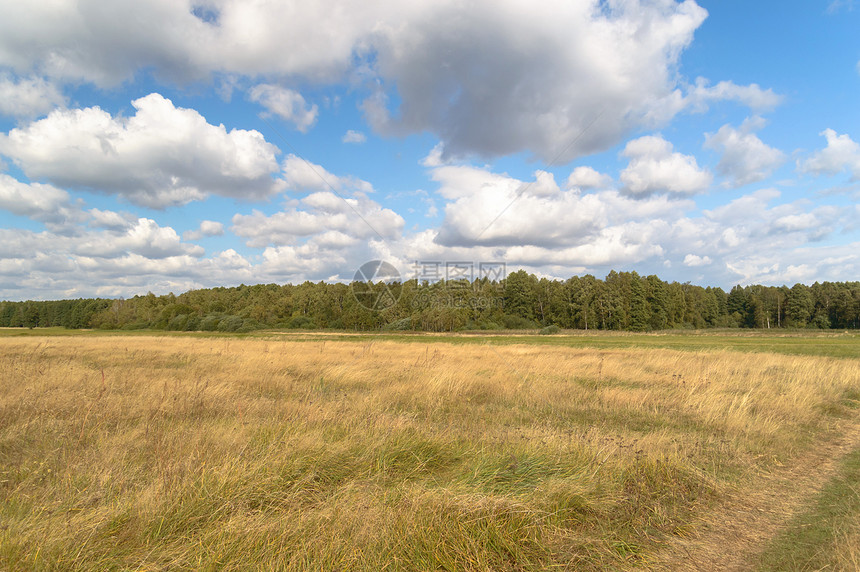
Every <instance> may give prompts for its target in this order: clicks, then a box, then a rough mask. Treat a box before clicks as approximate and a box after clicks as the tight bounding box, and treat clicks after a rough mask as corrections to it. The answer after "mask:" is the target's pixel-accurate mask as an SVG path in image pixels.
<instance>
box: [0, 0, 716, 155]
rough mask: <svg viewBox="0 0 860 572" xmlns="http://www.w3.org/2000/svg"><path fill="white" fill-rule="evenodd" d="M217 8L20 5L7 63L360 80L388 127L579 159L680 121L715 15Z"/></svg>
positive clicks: (301, 112) (690, 8) (653, 7)
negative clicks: (686, 74) (690, 74)
mask: <svg viewBox="0 0 860 572" xmlns="http://www.w3.org/2000/svg"><path fill="white" fill-rule="evenodd" d="M203 5H204V4H200V3H192V2H191V1H190V0H185V1H176V2H155V3H153V2H134V1H132V0H116V1H114V2H111V3H109V4H107V5H104V4H100V3H92V2H72V1H71V0H58V1H57V2H52V3H50V4H47V5H45V4H40V3H29V4H27V3H25V4H20V5H16V6H15V9H14V10H6V11H5V13H3V14H2V18H0V66H7V67H9V68H11V69H14V70H16V72H18V73H25V74H26V73H39V74H45V76H47V77H49V78H54V79H57V80H59V81H70V82H80V81H85V82H93V83H95V84H97V85H99V86H111V85H116V84H118V83H120V82H122V81H124V80H127V79H129V78H131V77H132V76H133V75H134V74H135V73H137V70H140V69H151V70H153V71H154V73H155V74H156V75H158V76H159V77H160V78H164V79H172V80H175V81H177V82H178V83H183V82H188V81H194V80H197V79H203V78H206V77H211V76H212V75H218V76H219V77H231V76H233V75H236V74H238V75H241V76H245V77H263V76H265V77H273V78H278V79H279V80H287V79H289V80H290V81H296V82H343V81H354V82H356V83H357V84H360V85H362V86H364V87H363V88H362V89H366V86H368V85H370V86H376V89H378V90H379V91H377V92H376V93H374V94H373V95H372V96H371V97H369V98H368V99H367V101H366V105H365V110H366V112H367V115H368V118H369V120H370V122H371V123H372V124H373V125H374V126H375V127H376V128H377V129H378V130H380V131H382V132H385V133H414V132H423V131H430V132H433V133H435V134H436V135H438V136H439V137H440V138H441V139H442V140H444V141H445V142H446V144H447V145H446V147H445V149H446V152H447V153H451V154H453V155H462V154H471V153H477V154H480V155H486V156H494V155H504V154H508V153H512V152H517V151H521V150H523V149H529V150H531V151H532V152H533V153H535V154H536V155H537V156H539V157H541V158H543V159H545V160H550V159H554V158H556V157H558V158H559V159H560V160H562V161H567V160H570V159H572V158H574V157H577V156H580V155H582V154H586V153H591V152H595V151H598V150H603V149H606V148H608V147H609V146H611V145H613V144H615V143H617V141H618V140H619V139H620V138H622V137H623V136H624V135H626V134H627V133H629V132H631V131H632V130H635V129H637V128H641V127H642V126H643V125H648V126H652V123H653V122H654V121H657V120H659V121H664V120H667V119H669V118H671V116H672V115H673V114H674V113H676V112H677V110H678V109H677V105H676V104H677V99H678V92H677V77H678V75H677V73H676V67H677V63H678V59H679V56H680V54H681V52H682V51H683V50H684V49H685V48H686V47H687V46H688V45H689V43H690V42H691V41H692V38H693V33H694V32H695V30H696V29H697V28H698V27H699V26H700V25H701V23H702V22H703V21H704V19H705V17H706V16H707V12H706V11H705V10H704V9H703V8H701V7H700V6H698V5H697V4H696V3H695V2H694V1H693V0H684V1H682V2H674V1H669V0H657V1H647V2H646V1H643V0H630V1H625V2H600V3H598V2H595V1H589V2H568V1H564V0H551V1H549V2H543V3H540V4H538V5H534V4H523V3H520V2H496V1H493V0H479V1H476V2H470V3H466V4H463V3H460V2H456V1H454V0H446V1H439V0H419V1H416V2H408V3H393V4H392V3H370V4H367V3H364V4H355V5H351V4H342V3H338V4H334V3H333V2H304V3H293V2H290V3H280V2H254V3H249V2H244V1H241V0H222V1H219V2H217V3H205V6H206V7H205V9H203V8H200V6H203ZM265 85H268V84H265ZM269 90H270V88H260V91H261V93H259V97H260V99H261V100H265V101H266V102H269V103H270V104H271V105H270V106H271V107H272V111H274V112H280V111H282V112H284V113H283V114H284V115H286V116H288V117H289V120H290V121H295V122H296V124H297V126H299V128H307V127H308V126H309V125H310V123H312V116H313V117H315V110H314V109H313V107H311V108H308V107H307V106H306V104H304V103H303V102H302V100H300V99H299V98H300V96H299V95H298V94H296V93H295V92H294V91H292V90H290V89H288V88H287V87H283V88H277V92H275V91H274V90H273V89H272V91H271V93H269ZM263 91H265V92H267V93H266V94H264V93H262V92H263ZM394 94H396V98H394V97H392V96H393V95H394ZM275 95H277V97H275ZM390 101H397V102H398V104H397V108H396V109H392V108H391V107H390V103H389V102H390ZM276 109H278V110H280V111H275V110H276Z"/></svg>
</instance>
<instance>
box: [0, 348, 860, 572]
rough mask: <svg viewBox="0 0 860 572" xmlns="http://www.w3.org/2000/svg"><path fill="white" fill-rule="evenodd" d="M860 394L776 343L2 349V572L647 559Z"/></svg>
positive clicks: (848, 376) (845, 364)
mask: <svg viewBox="0 0 860 572" xmlns="http://www.w3.org/2000/svg"><path fill="white" fill-rule="evenodd" d="M857 387H860V367H858V363H857V361H856V360H845V359H843V360H836V359H829V358H817V357H787V356H777V355H770V354H742V353H731V352H702V353H691V352H679V351H671V350H658V349H647V350H644V349H625V350H597V349H572V348H562V347H542V346H516V345H511V346H494V347H490V346H475V345H472V346H447V345H446V346H441V345H438V344H436V345H427V346H423V345H419V344H415V343H408V344H407V343H397V342H390V341H387V342H382V341H380V342H364V341H362V342H349V341H338V342H331V341H329V342H322V341H320V342H279V341H274V340H237V339H219V338H177V337H171V338H156V337H110V338H100V337H74V338H72V337H69V338H63V337H51V338H27V339H14V338H2V339H0V498H2V500H3V504H2V509H0V569H3V570H5V569H10V570H30V569H86V570H103V569H110V568H115V569H140V570H162V569H164V570H166V569H200V568H204V569H205V568H208V569H258V568H277V569H287V570H437V569H444V570H505V569H509V570H522V569H534V570H541V569H547V568H552V567H559V568H561V569H565V568H568V569H589V568H593V569H602V568H604V567H607V566H640V565H641V566H647V563H648V559H649V555H650V554H651V553H653V552H654V551H655V550H657V549H658V548H659V547H660V545H661V544H662V543H664V542H666V541H667V539H670V538H671V537H673V536H684V535H695V534H697V529H696V527H697V522H698V517H699V516H701V515H702V514H704V512H705V511H707V510H708V509H709V507H713V506H714V505H715V503H718V502H719V500H720V498H721V496H722V495H723V494H725V493H726V492H728V491H733V492H734V493H737V492H738V491H742V490H743V487H744V486H748V484H749V483H750V482H751V479H752V478H753V477H754V475H755V474H757V473H758V472H760V471H767V470H769V469H771V468H773V467H777V466H779V465H782V464H786V463H791V461H792V459H793V458H795V457H796V456H797V455H799V454H801V453H802V452H803V451H804V450H806V449H807V448H809V447H811V446H813V445H814V444H815V443H816V442H817V441H819V440H821V439H826V438H828V436H829V435H830V434H831V432H832V431H833V430H834V429H835V428H836V427H837V426H838V423H840V422H841V420H842V419H844V418H846V417H847V416H848V415H849V414H851V411H852V410H851V406H852V405H853V404H854V403H855V400H856V399H857V395H856V389H855V388H857ZM845 534H846V535H848V536H850V535H854V536H856V529H852V530H850V531H845ZM852 538H853V537H852ZM849 541H850V542H852V543H853V545H854V546H856V542H855V541H856V538H854V539H849ZM846 557H847V558H855V559H856V557H857V553H856V552H855V553H854V554H853V555H852V554H847V555H846Z"/></svg>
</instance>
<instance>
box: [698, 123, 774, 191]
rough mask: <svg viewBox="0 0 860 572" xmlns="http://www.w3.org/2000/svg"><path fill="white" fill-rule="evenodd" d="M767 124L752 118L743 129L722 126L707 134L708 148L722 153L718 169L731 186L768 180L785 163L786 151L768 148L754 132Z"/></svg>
mask: <svg viewBox="0 0 860 572" xmlns="http://www.w3.org/2000/svg"><path fill="white" fill-rule="evenodd" d="M763 126H764V122H763V121H762V120H761V118H758V117H752V118H750V119H747V120H746V121H744V122H743V124H742V125H741V126H740V128H738V129H735V128H734V127H732V126H731V125H728V124H726V125H723V126H722V127H720V129H719V131H717V132H716V133H708V134H706V135H705V148H707V149H713V150H715V151H719V152H721V154H722V155H721V157H720V162H719V163H718V164H717V172H718V173H719V174H720V175H722V176H724V177H726V178H727V179H728V184H729V185H730V186H732V187H741V186H743V185H746V184H749V183H754V182H756V181H761V180H764V179H766V178H767V177H769V176H770V175H771V173H773V171H774V170H775V169H776V168H777V167H779V166H780V165H782V164H783V163H784V162H785V159H786V157H785V153H783V152H782V151H780V150H779V149H774V148H773V147H769V146H768V145H766V144H765V143H764V142H762V140H761V139H759V138H758V137H757V136H756V135H755V133H754V131H756V130H757V129H760V128H761V127H763Z"/></svg>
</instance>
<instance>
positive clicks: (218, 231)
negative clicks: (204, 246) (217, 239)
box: [182, 220, 224, 240]
mask: <svg viewBox="0 0 860 572" xmlns="http://www.w3.org/2000/svg"><path fill="white" fill-rule="evenodd" d="M223 234H224V224H223V223H220V222H216V221H213V220H204V221H202V222H201V223H200V228H198V229H197V230H187V231H185V232H183V233H182V238H183V239H184V240H200V239H201V238H203V237H204V236H221V235H223Z"/></svg>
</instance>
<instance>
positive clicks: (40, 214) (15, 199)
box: [0, 174, 83, 229]
mask: <svg viewBox="0 0 860 572" xmlns="http://www.w3.org/2000/svg"><path fill="white" fill-rule="evenodd" d="M0 209H3V210H6V211H9V212H11V213H13V214H16V215H20V216H25V217H28V218H31V219H33V220H36V221H39V222H43V223H46V224H48V225H49V226H50V227H51V228H55V229H56V228H59V227H63V226H65V225H67V224H70V223H77V222H80V221H81V219H82V216H83V215H82V213H81V212H80V210H79V209H78V208H77V207H76V206H75V205H73V204H72V201H71V198H70V197H69V193H67V192H66V191H64V190H62V189H58V188H56V187H54V186H52V185H43V184H39V183H32V184H28V183H22V182H20V181H18V180H17V179H14V178H13V177H10V176H9V175H6V174H0Z"/></svg>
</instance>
